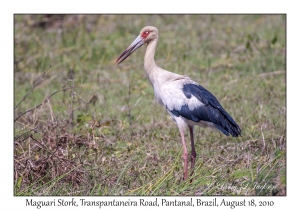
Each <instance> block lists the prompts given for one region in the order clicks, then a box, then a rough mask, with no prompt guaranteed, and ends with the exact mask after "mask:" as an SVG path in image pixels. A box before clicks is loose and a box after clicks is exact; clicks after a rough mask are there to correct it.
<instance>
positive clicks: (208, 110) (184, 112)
mask: <svg viewBox="0 0 300 210" xmlns="http://www.w3.org/2000/svg"><path fill="white" fill-rule="evenodd" d="M182 90H183V93H184V95H185V96H186V97H187V98H191V97H192V95H193V96H195V97H196V98H197V99H198V100H199V101H200V102H201V103H203V104H204V106H200V107H198V108H195V109H193V110H190V109H189V107H188V105H184V106H182V107H181V109H180V110H176V109H173V110H170V111H171V112H172V113H173V114H174V115H175V116H179V115H180V116H182V117H184V118H186V119H189V120H192V121H194V122H199V121H200V120H203V121H207V122H212V123H213V124H214V125H215V127H216V128H218V129H219V130H220V131H222V132H223V133H224V134H225V135H227V136H229V134H231V135H232V136H234V137H237V136H239V135H241V129H240V127H239V126H238V124H237V123H236V122H235V121H234V120H233V118H232V117H231V116H230V115H229V114H228V113H227V112H226V111H225V109H224V108H223V107H222V106H221V104H220V103H219V101H218V100H217V98H216V97H215V96H214V95H213V94H211V93H210V92H209V91H207V90H206V89H205V88H203V87H202V86H200V85H196V84H185V85H184V86H183V89H182Z"/></svg>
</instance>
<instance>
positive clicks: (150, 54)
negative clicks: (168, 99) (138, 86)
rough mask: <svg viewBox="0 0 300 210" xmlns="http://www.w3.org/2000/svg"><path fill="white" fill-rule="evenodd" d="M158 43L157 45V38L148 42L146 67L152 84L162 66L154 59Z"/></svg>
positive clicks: (145, 58)
mask: <svg viewBox="0 0 300 210" xmlns="http://www.w3.org/2000/svg"><path fill="white" fill-rule="evenodd" d="M156 45H157V39H155V40H153V41H151V42H150V43H148V45H147V49H146V53H145V57H144V69H145V72H146V74H147V77H148V79H149V81H150V82H151V84H152V86H153V83H154V77H155V75H156V74H157V73H159V71H160V68H159V67H158V66H157V65H156V63H155V60H154V55H155V49H156Z"/></svg>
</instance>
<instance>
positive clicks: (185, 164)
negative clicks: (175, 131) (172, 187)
mask: <svg viewBox="0 0 300 210" xmlns="http://www.w3.org/2000/svg"><path fill="white" fill-rule="evenodd" d="M179 131H180V135H181V141H182V146H183V151H182V158H183V180H186V179H187V178H188V152H187V149H186V144H185V140H184V132H183V131H181V129H180V130H179Z"/></svg>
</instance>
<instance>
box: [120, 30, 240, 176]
mask: <svg viewBox="0 0 300 210" xmlns="http://www.w3.org/2000/svg"><path fill="white" fill-rule="evenodd" d="M157 41H158V30H157V29H156V28H155V27H153V26H147V27H145V28H143V29H142V30H141V32H140V35H139V36H138V37H137V38H136V39H135V40H134V41H133V43H132V44H131V45H130V46H129V47H128V48H127V49H126V50H125V51H124V52H123V53H122V54H121V55H120V57H119V58H118V60H117V63H121V62H122V61H123V60H125V59H126V58H127V57H128V56H129V55H130V54H132V53H133V52H134V51H135V50H136V49H138V48H139V47H141V46H142V45H143V44H145V43H147V44H148V46H147V49H146V53H145V58H144V69H145V72H146V74H147V77H148V79H149V81H150V83H151V84H152V86H153V89H154V93H155V97H156V99H157V101H158V102H159V103H160V104H162V105H163V106H164V107H165V108H166V109H167V111H168V112H169V114H170V115H171V118H172V119H173V120H174V121H175V122H176V124H177V126H178V129H179V131H180V134H181V140H182V145H183V160H184V162H183V164H184V174H183V178H184V180H185V179H187V177H188V153H187V149H186V144H185V138H184V133H185V129H186V127H188V128H189V131H190V137H191V147H192V154H191V168H194V164H195V159H196V151H195V146H194V136H193V128H194V125H198V126H201V127H210V128H213V129H216V130H220V131H221V132H223V133H224V134H225V135H227V136H229V135H230V134H231V135H232V136H234V137H237V136H239V135H240V134H241V129H240V128H239V126H238V125H237V123H236V122H235V121H234V120H233V119H232V118H231V116H230V115H229V114H228V113H227V112H226V111H225V110H224V108H223V107H222V106H221V105H220V103H219V102H218V100H217V99H216V97H215V96H214V95H212V94H211V93H210V92H208V91H207V90H206V89H204V88H203V87H202V86H200V85H199V84H198V83H196V82H194V81H193V80H191V79H190V78H189V77H188V76H184V75H179V74H175V73H172V72H169V71H166V70H164V69H162V68H160V67H158V66H157V65H156V63H155V60H154V54H155V49H156V45H157Z"/></svg>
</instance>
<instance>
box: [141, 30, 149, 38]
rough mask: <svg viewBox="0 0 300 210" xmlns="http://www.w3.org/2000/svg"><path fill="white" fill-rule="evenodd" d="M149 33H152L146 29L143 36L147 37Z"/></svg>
mask: <svg viewBox="0 0 300 210" xmlns="http://www.w3.org/2000/svg"><path fill="white" fill-rule="evenodd" d="M149 33H150V32H149V31H144V32H143V34H142V37H144V38H146V37H147V36H148V35H149Z"/></svg>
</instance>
